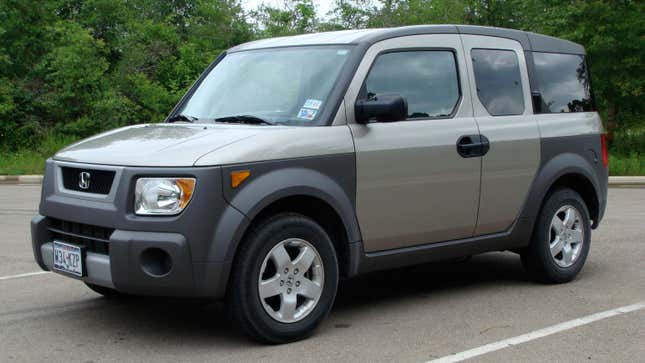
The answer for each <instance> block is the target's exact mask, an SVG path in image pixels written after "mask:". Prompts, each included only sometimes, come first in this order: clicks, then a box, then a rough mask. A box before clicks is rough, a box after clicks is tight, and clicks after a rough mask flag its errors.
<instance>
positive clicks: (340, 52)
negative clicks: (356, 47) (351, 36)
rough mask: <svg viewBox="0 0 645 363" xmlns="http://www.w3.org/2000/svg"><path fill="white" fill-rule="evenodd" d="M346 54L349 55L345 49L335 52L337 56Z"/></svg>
mask: <svg viewBox="0 0 645 363" xmlns="http://www.w3.org/2000/svg"><path fill="white" fill-rule="evenodd" d="M347 53H349V51H348V50H347V49H340V50H338V51H337V52H336V54H337V55H345V54H347Z"/></svg>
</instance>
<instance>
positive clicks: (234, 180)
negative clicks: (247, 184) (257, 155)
mask: <svg viewBox="0 0 645 363" xmlns="http://www.w3.org/2000/svg"><path fill="white" fill-rule="evenodd" d="M249 176H251V171H250V170H236V171H234V172H231V187H233V188H237V187H239V186H240V184H242V182H244V181H245V180H246V179H247V178H248V177H249Z"/></svg>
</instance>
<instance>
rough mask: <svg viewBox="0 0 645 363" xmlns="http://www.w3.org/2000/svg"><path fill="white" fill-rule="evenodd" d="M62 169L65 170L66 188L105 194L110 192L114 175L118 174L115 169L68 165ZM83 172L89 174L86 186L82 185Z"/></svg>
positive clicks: (64, 180)
mask: <svg viewBox="0 0 645 363" xmlns="http://www.w3.org/2000/svg"><path fill="white" fill-rule="evenodd" d="M61 169H62V171H63V186H65V189H68V190H74V191H77V192H84V193H94V194H104V195H107V194H110V189H111V188H112V182H113V181H114V175H115V174H116V172H115V171H113V170H95V169H81V168H71V167H67V166H64V167H62V168H61ZM81 173H88V174H89V176H88V177H87V178H86V179H85V181H86V182H87V186H86V187H85V188H82V187H81V183H80V182H81Z"/></svg>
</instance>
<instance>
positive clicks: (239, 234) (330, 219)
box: [212, 167, 361, 276]
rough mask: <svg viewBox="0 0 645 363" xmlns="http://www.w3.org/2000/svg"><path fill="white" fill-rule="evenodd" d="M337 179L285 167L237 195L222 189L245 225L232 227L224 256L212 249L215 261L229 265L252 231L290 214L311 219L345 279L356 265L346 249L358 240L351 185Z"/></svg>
mask: <svg viewBox="0 0 645 363" xmlns="http://www.w3.org/2000/svg"><path fill="white" fill-rule="evenodd" d="M226 174H227V173H226V172H225V173H224V175H226ZM336 180H337V178H332V177H331V176H330V175H327V174H325V173H322V172H320V171H318V170H312V169H306V168H298V167H287V168H280V169H275V170H271V171H268V172H266V173H262V174H261V175H258V176H257V177H256V178H253V179H252V180H250V181H249V182H248V184H246V185H244V187H243V188H241V190H239V191H233V190H230V191H229V192H228V193H227V191H226V190H225V191H224V195H225V198H226V199H227V201H228V202H229V204H230V206H231V207H232V208H234V209H235V210H236V211H238V212H239V213H241V214H243V215H244V216H245V221H244V223H239V224H238V226H236V231H235V233H234V234H233V235H234V236H235V237H234V238H232V239H231V240H230V241H229V242H228V243H227V246H226V250H225V251H224V250H222V249H219V250H217V248H215V247H216V246H214V248H213V251H212V254H213V255H216V256H217V257H214V258H218V259H222V260H226V261H233V260H234V258H235V257H236V254H237V251H238V250H239V247H240V244H241V243H242V241H244V238H245V237H246V236H247V235H248V233H249V231H250V230H251V229H252V228H253V226H255V225H257V224H258V223H260V222H261V221H262V220H265V219H266V218H269V217H270V216H272V215H275V214H277V213H281V212H292V213H299V214H302V215H304V216H306V217H309V218H311V219H313V220H314V221H316V222H317V223H319V224H320V225H321V226H322V227H323V228H324V229H325V230H326V231H327V233H329V235H330V238H331V239H332V242H333V243H334V247H335V248H336V250H337V253H338V255H339V256H338V257H339V266H340V269H341V276H347V275H349V274H350V273H351V271H354V270H355V267H354V264H357V263H358V261H355V258H352V257H351V254H350V251H349V250H350V244H351V243H356V242H359V241H360V239H361V237H360V230H359V227H358V221H357V219H356V212H355V207H354V198H353V196H354V189H353V185H354V184H352V186H350V187H349V188H348V187H347V185H341V183H338V182H337V181H336ZM220 247H221V246H220Z"/></svg>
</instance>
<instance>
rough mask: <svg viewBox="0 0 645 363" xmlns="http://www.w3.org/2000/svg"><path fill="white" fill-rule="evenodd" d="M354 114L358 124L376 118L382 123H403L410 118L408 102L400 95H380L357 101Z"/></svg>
mask: <svg viewBox="0 0 645 363" xmlns="http://www.w3.org/2000/svg"><path fill="white" fill-rule="evenodd" d="M354 114H355V116H356V122H358V123H362V124H365V123H367V122H368V121H369V120H370V119H374V118H375V119H376V120H377V121H381V122H393V121H401V120H405V119H406V118H407V117H408V102H407V101H406V100H405V98H403V97H402V96H401V95H398V94H379V95H375V96H373V97H371V98H370V99H367V100H358V101H356V105H355V107H354Z"/></svg>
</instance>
